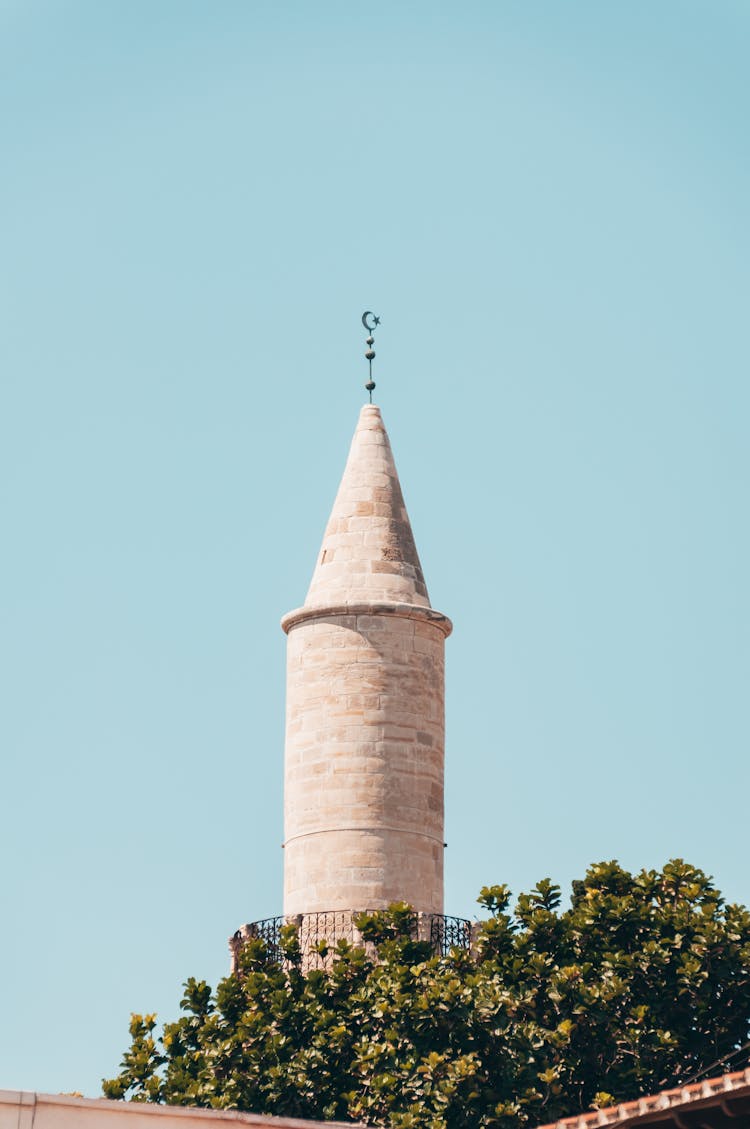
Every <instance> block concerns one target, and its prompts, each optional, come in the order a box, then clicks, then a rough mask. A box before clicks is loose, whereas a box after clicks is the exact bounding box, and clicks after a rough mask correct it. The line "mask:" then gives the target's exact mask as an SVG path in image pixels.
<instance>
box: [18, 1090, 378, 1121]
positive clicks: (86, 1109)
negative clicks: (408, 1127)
mask: <svg viewBox="0 0 750 1129" xmlns="http://www.w3.org/2000/svg"><path fill="white" fill-rule="evenodd" d="M230 1125H248V1126H256V1127H257V1129H313V1127H314V1126H316V1125H317V1126H321V1127H323V1126H331V1127H334V1126H338V1127H339V1129H343V1124H342V1123H341V1122H333V1121H303V1120H300V1119H299V1118H294V1117H264V1116H263V1115H262V1114H257V1113H238V1112H236V1111H234V1110H212V1109H188V1108H186V1107H184V1106H163V1105H146V1104H143V1103H141V1102H112V1101H107V1100H106V1099H104V1098H101V1099H97V1098H78V1097H72V1096H69V1095H66V1094H37V1093H34V1092H33V1091H28V1090H0V1129H211V1127H212V1126H216V1127H217V1129H229V1126H230ZM348 1129H356V1127H352V1125H351V1123H348ZM360 1129H363V1127H360Z"/></svg>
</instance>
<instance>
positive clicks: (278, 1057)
mask: <svg viewBox="0 0 750 1129" xmlns="http://www.w3.org/2000/svg"><path fill="white" fill-rule="evenodd" d="M479 902H480V903H481V904H482V905H483V906H484V907H485V909H486V910H487V911H489V913H490V917H489V918H488V919H487V920H486V921H484V922H483V923H482V925H481V927H480V928H479V931H478V937H477V943H476V946H475V951H473V952H472V953H471V954H469V953H467V952H465V951H462V950H458V949H454V950H452V951H451V953H450V954H449V955H448V956H445V957H437V956H434V955H433V954H432V952H431V950H430V946H429V945H428V944H426V943H424V942H419V941H415V940H414V939H413V937H412V932H411V915H410V911H409V907H407V906H403V905H401V906H399V905H396V906H392V907H391V908H390V909H389V910H388V911H383V912H381V913H377V914H373V915H371V916H368V917H363V918H361V919H360V921H359V926H360V929H361V930H362V933H363V935H364V936H365V938H366V939H367V940H368V941H372V942H373V943H374V945H375V947H376V950H377V959H372V958H371V957H369V956H368V955H367V954H366V953H365V952H364V951H363V950H362V949H360V948H352V947H351V946H349V945H347V944H346V943H344V942H340V943H339V944H338V946H337V947H336V950H335V952H334V953H332V954H329V958H330V959H329V961H328V965H329V966H328V967H327V968H326V969H313V970H311V971H309V972H308V973H307V974H306V975H305V974H304V973H303V972H302V968H301V959H300V950H299V944H298V939H297V935H296V931H295V929H294V928H293V927H286V928H285V929H284V930H283V931H282V941H281V949H282V953H283V956H282V958H281V959H273V958H272V957H271V955H270V954H269V952H268V950H267V948H266V946H265V945H264V943H263V942H261V941H252V942H250V943H249V944H248V945H247V946H246V947H245V949H244V951H243V953H242V957H241V971H240V972H239V974H237V975H231V976H228V977H227V978H226V979H224V980H222V981H221V983H220V984H219V986H218V988H217V990H216V992H215V993H212V992H211V990H210V989H209V988H208V986H207V985H206V984H205V983H203V982H197V981H195V980H192V979H191V980H188V982H187V983H186V985H185V995H184V997H183V1000H182V1008H183V1015H182V1016H181V1018H179V1019H178V1020H177V1021H176V1022H174V1023H167V1024H166V1025H165V1026H164V1029H163V1032H162V1034H161V1036H160V1037H159V1038H155V1036H154V1031H155V1027H156V1022H155V1017H154V1016H151V1015H147V1016H138V1015H136V1016H133V1017H132V1020H131V1025H130V1035H131V1046H130V1048H129V1049H128V1051H127V1052H126V1053H125V1056H124V1057H123V1060H122V1063H121V1067H122V1069H121V1072H120V1074H119V1075H118V1076H117V1077H116V1078H113V1079H110V1080H107V1081H105V1082H104V1084H103V1085H104V1093H105V1095H106V1096H107V1097H110V1098H125V1097H129V1098H131V1099H132V1100H134V1101H151V1102H167V1103H172V1104H177V1105H194V1106H208V1107H213V1108H217V1109H244V1110H253V1111H256V1112H262V1113H274V1114H287V1115H291V1116H297V1117H310V1118H318V1119H326V1118H336V1119H352V1120H361V1121H364V1122H367V1123H369V1124H371V1125H385V1126H392V1127H394V1129H416V1127H419V1129H464V1127H466V1129H469V1127H470V1126H471V1127H477V1126H502V1127H504V1129H516V1127H519V1129H520V1127H522V1126H524V1125H527V1124H532V1125H533V1124H535V1123H539V1122H543V1121H551V1120H554V1119H556V1118H559V1117H563V1116H566V1115H570V1114H573V1113H576V1112H579V1111H582V1110H585V1109H588V1108H591V1107H592V1105H603V1104H608V1103H611V1102H613V1101H623V1100H626V1099H628V1098H633V1097H637V1096H638V1095H639V1094H643V1093H648V1092H652V1091H654V1090H658V1089H661V1088H663V1087H664V1086H668V1085H676V1084H678V1083H679V1082H680V1081H683V1080H685V1079H687V1078H688V1077H690V1076H691V1075H692V1074H694V1073H696V1072H698V1071H699V1070H701V1069H702V1068H704V1067H705V1066H706V1065H708V1064H709V1063H711V1062H714V1061H715V1060H717V1059H721V1058H723V1057H724V1056H727V1055H729V1054H731V1053H732V1052H733V1051H735V1050H736V1049H737V1048H738V1047H740V1046H741V1045H743V1044H744V1043H745V1042H746V1041H747V1039H748V1034H749V1033H750V914H749V913H748V911H747V910H746V909H745V908H744V907H742V906H736V905H728V904H726V903H725V902H724V900H723V899H722V897H721V895H720V894H719V892H718V891H717V890H716V889H715V888H714V886H713V884H712V882H711V880H710V879H709V878H707V877H706V875H705V874H703V872H702V871H700V870H697V869H696V868H695V867H692V866H689V865H688V864H686V863H684V862H683V861H682V860H679V859H677V860H674V861H672V862H670V863H668V864H667V866H665V867H664V869H663V870H662V871H642V872H641V873H640V874H636V875H632V874H629V873H628V872H627V871H625V870H623V869H622V868H621V867H620V866H618V865H617V863H616V862H606V863H599V864H597V865H595V866H592V867H591V868H590V869H589V870H588V872H587V874H586V876H585V878H583V880H581V881H578V882H574V883H573V891H572V899H571V904H570V907H569V908H568V909H564V910H562V909H561V908H560V890H559V887H557V886H555V885H553V884H552V883H551V882H550V881H549V880H548V879H544V880H543V881H541V882H540V883H538V885H537V886H536V887H535V888H534V889H533V890H532V891H531V892H530V893H528V894H522V895H521V896H520V897H519V898H518V900H517V903H516V906H515V909H514V910H513V911H512V912H511V910H510V909H509V906H510V902H511V895H510V892H509V890H508V889H507V888H506V887H505V886H492V887H486V888H485V889H483V890H482V892H481V895H480V898H479Z"/></svg>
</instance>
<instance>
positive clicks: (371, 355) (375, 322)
mask: <svg viewBox="0 0 750 1129" xmlns="http://www.w3.org/2000/svg"><path fill="white" fill-rule="evenodd" d="M368 318H372V325H370V323H369V321H368V320H367V319H368ZM362 325H363V326H364V327H365V329H366V330H367V334H368V336H367V349H366V350H365V357H366V358H367V363H368V364H369V366H370V379H369V380H368V381H367V384H365V388H366V389H367V391H368V392H369V393H370V403H372V394H373V392H374V390H375V381H374V380H373V379H372V362H373V360H374V359H375V350H374V349H373V345H374V344H375V338H374V337H373V333H374V332H375V330H376V329H377V327H378V326H379V325H380V318H379V317H377V316H376V315H375V314H374V313H373V312H372V310H365V312H364V313H363V314H362Z"/></svg>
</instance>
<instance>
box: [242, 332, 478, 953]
mask: <svg viewBox="0 0 750 1129" xmlns="http://www.w3.org/2000/svg"><path fill="white" fill-rule="evenodd" d="M368 328H369V327H368ZM368 345H371V338H370V339H368ZM373 355H374V354H373ZM366 387H367V388H368V389H369V390H371V385H370V384H369V383H368V385H367V386H366ZM372 387H374V385H372ZM281 626H282V628H283V629H284V631H285V632H286V634H287V705H286V750H285V772H284V914H283V917H281V918H278V917H276V918H266V919H264V920H262V921H256V922H253V923H251V924H249V925H243V926H242V927H241V929H239V930H238V931H237V932H236V933H235V934H234V937H233V938H231V940H230V947H231V949H232V953H233V967H237V956H238V952H239V949H240V947H241V945H242V943H243V942H244V941H245V940H247V939H248V938H252V937H261V938H263V939H264V940H265V941H266V942H267V943H268V944H270V945H271V946H272V949H273V951H277V949H276V946H277V945H278V940H279V935H280V934H279V930H280V927H281V925H283V924H284V923H285V922H286V923H289V922H292V923H294V924H296V925H297V926H298V929H299V936H300V942H301V946H302V950H303V953H304V954H305V956H304V963H305V966H306V967H310V966H311V965H312V964H314V963H316V962H319V961H320V960H324V959H325V958H321V957H319V956H317V955H316V952H317V950H316V946H317V944H318V942H320V941H326V942H329V943H334V942H336V941H337V940H339V939H346V940H349V941H353V942H354V943H360V942H361V937H360V935H359V931H358V929H357V927H356V923H355V918H356V915H357V914H358V913H362V912H365V911H372V910H377V909H384V908H386V907H387V906H388V905H390V904H391V903H392V902H408V903H409V904H410V905H411V906H412V908H413V909H414V911H415V917H414V926H413V928H414V931H415V933H416V935H417V936H419V937H420V938H421V939H423V940H429V941H430V942H431V943H432V945H433V947H434V948H435V949H436V951H442V952H446V951H447V950H448V949H449V948H450V947H451V946H453V945H459V946H462V947H466V946H468V945H469V944H470V936H471V928H470V923H469V922H468V921H464V920H463V919H459V918H446V917H444V916H443V849H444V846H445V843H444V842H443V764H444V743H445V724H444V649H445V639H446V637H447V636H448V635H449V634H450V632H451V622H450V620H449V619H448V618H447V617H446V616H444V615H442V614H441V613H440V612H436V611H433V609H432V608H431V607H430V601H429V597H428V595H427V588H426V586H425V582H424V576H423V575H422V566H421V565H420V563H419V556H418V554H417V549H416V546H415V544H414V537H413V535H412V531H411V525H410V524H409V517H408V515H407V512H406V507H405V505H404V499H403V495H402V493H401V486H400V483H399V479H398V474H397V471H396V466H395V463H394V461H393V455H392V453H391V447H390V443H389V441H388V435H387V434H386V430H385V427H384V425H383V420H382V418H381V415H380V410H379V409H378V408H377V407H375V406H374V405H373V404H366V405H365V407H363V408H362V410H361V412H360V416H359V421H358V423H357V428H356V430H355V433H354V439H353V441H352V445H351V451H350V453H349V459H348V461H347V464H346V468H345V470H344V475H343V478H342V479H341V484H340V486H339V490H338V494H337V495H336V500H335V502H334V505H333V510H332V512H331V516H330V518H329V521H328V525H327V527H326V531H325V534H324V537H323V544H322V546H321V549H320V553H319V555H318V559H317V563H316V565H315V571H314V573H313V578H312V582H311V584H310V588H309V590H308V593H307V596H306V598H305V602H304V604H303V605H302V607H301V608H297V609H296V610H295V611H292V612H289V613H288V614H287V615H285V616H284V618H283V619H282V621H281Z"/></svg>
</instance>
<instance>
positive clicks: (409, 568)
mask: <svg viewBox="0 0 750 1129" xmlns="http://www.w3.org/2000/svg"><path fill="white" fill-rule="evenodd" d="M367 600H379V601H383V602H393V603H404V604H418V605H421V606H423V607H429V603H430V601H429V598H428V595H427V587H426V585H425V582H424V576H423V575H422V566H421V564H420V563H419V555H418V553H417V547H416V545H415V544H414V536H413V534H412V531H411V525H410V523H409V516H408V514H407V512H406V506H405V504H404V498H403V495H402V493H401V485H400V483H399V479H398V474H397V473H396V466H395V463H394V461H393V454H392V452H391V445H390V443H389V441H388V435H387V434H386V430H385V427H384V426H383V420H382V418H381V415H380V409H379V408H378V407H376V406H375V404H365V406H364V407H363V408H362V411H361V412H360V416H359V422H358V424H357V429H356V431H355V433H354V438H353V440H352V446H351V450H350V452H349V459H348V461H347V464H346V469H345V471H344V475H343V478H342V479H341V485H340V486H339V490H338V494H337V495H336V500H335V502H334V504H333V510H332V511H331V516H330V518H329V520H328V525H327V527H326V531H325V535H324V537H323V544H322V545H321V548H320V552H319V554H318V560H317V564H316V567H315V572H314V573H313V578H312V582H311V584H310V588H309V590H308V593H307V597H306V599H305V607H327V606H328V605H330V604H331V603H342V604H343V603H360V602H364V601H367Z"/></svg>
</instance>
